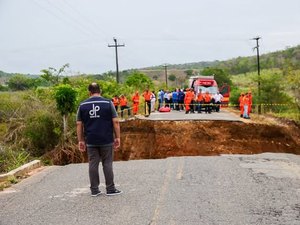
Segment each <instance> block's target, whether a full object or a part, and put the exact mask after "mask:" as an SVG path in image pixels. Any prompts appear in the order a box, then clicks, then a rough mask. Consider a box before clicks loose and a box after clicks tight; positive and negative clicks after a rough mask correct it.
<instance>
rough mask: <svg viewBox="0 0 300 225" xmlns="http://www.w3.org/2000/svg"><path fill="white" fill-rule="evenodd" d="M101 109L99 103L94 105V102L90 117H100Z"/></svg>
mask: <svg viewBox="0 0 300 225" xmlns="http://www.w3.org/2000/svg"><path fill="white" fill-rule="evenodd" d="M99 110H100V106H98V105H96V106H95V105H94V104H93V108H92V109H91V110H90V111H89V114H90V118H99V117H100V115H97V112H98V111H99Z"/></svg>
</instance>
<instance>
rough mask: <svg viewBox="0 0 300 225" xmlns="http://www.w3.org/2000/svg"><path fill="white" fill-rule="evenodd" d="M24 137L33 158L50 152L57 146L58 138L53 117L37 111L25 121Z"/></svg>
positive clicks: (58, 134) (56, 125)
mask: <svg viewBox="0 0 300 225" xmlns="http://www.w3.org/2000/svg"><path fill="white" fill-rule="evenodd" d="M24 135H25V137H26V138H27V140H28V141H27V143H28V147H29V148H30V152H31V153H32V155H33V156H41V155H43V154H44V153H46V152H47V151H48V150H51V149H52V148H54V147H55V146H56V145H57V144H58V142H59V137H60V129H59V125H58V122H57V121H56V117H55V115H53V114H51V113H50V112H47V111H37V112H36V113H34V114H33V115H32V116H31V117H29V118H28V119H27V121H26V128H25V130H24Z"/></svg>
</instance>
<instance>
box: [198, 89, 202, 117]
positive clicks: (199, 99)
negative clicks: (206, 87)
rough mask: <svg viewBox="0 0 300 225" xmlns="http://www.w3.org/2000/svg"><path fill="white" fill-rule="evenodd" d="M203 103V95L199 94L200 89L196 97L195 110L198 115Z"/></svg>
mask: <svg viewBox="0 0 300 225" xmlns="http://www.w3.org/2000/svg"><path fill="white" fill-rule="evenodd" d="M203 102H204V98H203V94H202V92H201V89H200V90H199V93H198V95H197V110H198V113H202V112H201V111H202V104H203Z"/></svg>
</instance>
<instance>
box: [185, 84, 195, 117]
mask: <svg viewBox="0 0 300 225" xmlns="http://www.w3.org/2000/svg"><path fill="white" fill-rule="evenodd" d="M193 98H194V96H193V93H192V91H191V89H189V88H188V89H187V90H186V93H185V96H184V105H185V114H188V113H189V112H190V111H191V103H192V100H193Z"/></svg>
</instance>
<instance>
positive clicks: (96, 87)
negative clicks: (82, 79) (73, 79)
mask: <svg viewBox="0 0 300 225" xmlns="http://www.w3.org/2000/svg"><path fill="white" fill-rule="evenodd" d="M88 89H89V92H91V93H92V94H96V93H98V94H101V90H100V87H99V85H98V84H97V83H91V84H90V85H89V88H88Z"/></svg>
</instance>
